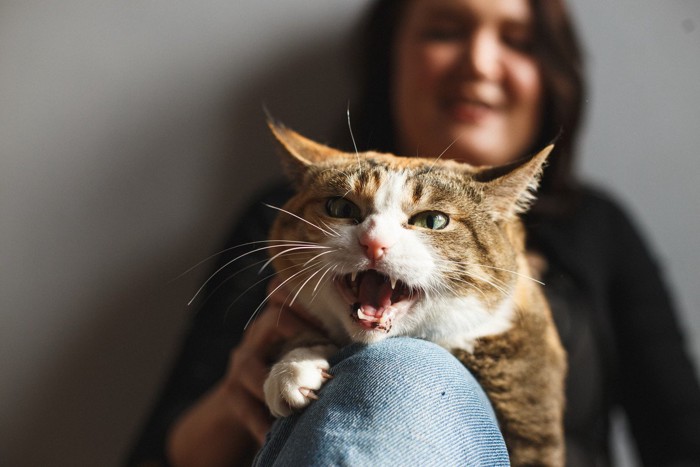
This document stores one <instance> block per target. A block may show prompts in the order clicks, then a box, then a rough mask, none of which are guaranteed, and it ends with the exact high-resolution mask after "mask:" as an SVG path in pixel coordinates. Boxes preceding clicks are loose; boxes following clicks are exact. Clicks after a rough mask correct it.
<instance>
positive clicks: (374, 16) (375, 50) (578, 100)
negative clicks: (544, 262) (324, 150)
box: [353, 0, 585, 209]
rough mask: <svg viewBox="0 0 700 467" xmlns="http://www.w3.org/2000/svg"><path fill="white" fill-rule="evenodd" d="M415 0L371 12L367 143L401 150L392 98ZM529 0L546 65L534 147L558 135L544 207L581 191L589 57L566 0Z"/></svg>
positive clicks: (365, 51) (364, 78) (363, 123)
mask: <svg viewBox="0 0 700 467" xmlns="http://www.w3.org/2000/svg"><path fill="white" fill-rule="evenodd" d="M410 1H412V0H377V1H376V2H375V3H374V5H372V7H371V9H370V10H369V11H368V14H367V16H366V18H365V26H364V37H363V42H362V44H361V47H362V52H361V56H360V57H359V59H360V61H361V66H360V70H361V73H362V75H361V76H360V77H359V79H360V84H361V90H360V92H361V94H360V103H359V109H358V112H355V113H354V118H353V122H354V125H355V127H356V132H355V133H356V139H357V142H358V145H360V146H362V149H373V150H378V151H385V152H394V151H395V150H396V146H395V139H394V138H395V129H394V124H393V121H392V111H391V102H390V99H391V97H390V96H391V89H390V86H391V79H392V78H391V70H392V66H393V64H392V60H393V56H392V53H393V47H394V41H395V38H396V33H397V29H398V26H399V24H400V22H401V20H402V18H403V13H404V10H405V7H406V5H407V4H408V3H409V2H410ZM413 1H415V0H413ZM529 3H530V7H531V9H532V12H533V18H534V21H535V48H534V51H533V53H534V54H535V56H536V59H537V61H538V63H539V65H540V70H541V75H542V81H543V87H544V105H543V121H542V125H541V130H540V134H539V135H538V137H537V138H536V140H535V142H534V145H533V147H532V148H530V151H531V152H535V151H536V150H538V149H541V148H542V147H544V146H545V145H547V144H548V143H551V142H552V141H555V140H556V147H555V150H554V152H553V153H552V155H551V156H550V159H549V165H548V167H547V169H546V170H545V173H544V176H543V179H542V183H541V188H540V191H539V195H538V199H540V200H541V201H542V202H541V203H538V204H540V207H544V206H545V205H550V204H552V201H555V203H553V204H569V203H566V201H567V200H570V199H571V197H572V196H571V195H572V194H573V193H575V191H576V185H575V183H574V178H573V161H574V145H575V142H576V137H577V135H578V130H579V126H580V125H579V124H580V121H581V118H582V113H583V102H584V97H583V96H584V92H585V83H584V76H583V57H582V52H581V48H580V46H579V42H578V40H577V37H576V34H575V31H574V28H573V25H572V23H571V21H570V19H569V16H568V13H567V11H566V6H565V4H564V0H529ZM552 207H553V206H552ZM560 207H561V206H560ZM548 209H549V207H548Z"/></svg>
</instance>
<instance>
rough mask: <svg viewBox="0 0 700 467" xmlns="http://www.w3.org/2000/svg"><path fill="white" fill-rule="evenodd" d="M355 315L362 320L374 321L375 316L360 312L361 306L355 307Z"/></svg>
mask: <svg viewBox="0 0 700 467" xmlns="http://www.w3.org/2000/svg"><path fill="white" fill-rule="evenodd" d="M357 317H358V318H360V319H362V320H369V321H376V318H375V317H374V316H369V315H366V314H364V313H363V312H362V308H358V309H357Z"/></svg>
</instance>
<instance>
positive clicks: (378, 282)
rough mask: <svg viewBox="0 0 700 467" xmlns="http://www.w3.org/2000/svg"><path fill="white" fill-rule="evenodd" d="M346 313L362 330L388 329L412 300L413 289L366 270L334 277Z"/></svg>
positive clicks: (373, 271) (413, 298)
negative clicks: (347, 309) (348, 307)
mask: <svg viewBox="0 0 700 467" xmlns="http://www.w3.org/2000/svg"><path fill="white" fill-rule="evenodd" d="M335 282H336V285H337V286H338V289H339V291H340V293H341V295H342V296H343V298H345V299H346V300H347V301H348V303H350V316H351V317H352V319H353V320H355V321H356V322H357V323H358V324H359V325H360V326H362V327H363V328H365V329H373V330H377V331H384V332H389V331H390V330H391V326H392V323H393V321H394V319H395V318H396V317H397V316H398V315H399V314H400V313H402V312H404V311H406V310H407V309H408V308H410V306H411V305H412V304H413V303H414V302H415V300H416V298H417V296H416V292H415V291H412V290H411V289H410V288H409V287H408V286H407V285H406V284H404V283H403V282H401V281H399V280H396V279H392V278H390V277H389V276H386V275H384V274H382V273H380V272H378V271H375V270H373V269H370V270H368V271H363V272H359V273H355V274H348V275H346V276H342V277H339V278H338V279H336V281H335Z"/></svg>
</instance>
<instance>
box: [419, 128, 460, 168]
mask: <svg viewBox="0 0 700 467" xmlns="http://www.w3.org/2000/svg"><path fill="white" fill-rule="evenodd" d="M462 136H464V133H460V134H459V135H458V136H457V137H456V138H455V139H454V141H452V142H451V143H450V144H449V145H448V146H447V147H446V148H445V150H444V151H442V152H441V153H440V155H439V156H437V157H436V158H435V160H434V161H433V164H432V165H431V166H430V168H429V169H428V173H430V172H432V171H433V168H434V167H435V164H437V163H438V161H439V160H440V158H441V157H442V156H444V155H445V153H446V152H447V151H449V150H450V148H451V147H452V146H454V145H455V143H456V142H457V141H459V140H460V139H461V138H462Z"/></svg>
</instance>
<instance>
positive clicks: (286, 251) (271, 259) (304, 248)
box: [260, 245, 334, 272]
mask: <svg viewBox="0 0 700 467" xmlns="http://www.w3.org/2000/svg"><path fill="white" fill-rule="evenodd" d="M329 248H330V247H329V246H320V245H319V246H297V247H294V248H287V249H286V250H284V251H281V252H279V253H277V254H276V255H275V256H273V257H272V258H270V259H268V260H267V262H266V263H265V264H263V266H262V267H261V268H260V272H263V271H264V270H265V268H266V267H268V266H269V265H270V263H272V262H273V261H274V260H276V259H277V258H279V257H280V256H282V255H284V254H287V253H291V252H292V251H297V250H319V249H329ZM333 251H334V250H333ZM326 253H331V251H327V252H326Z"/></svg>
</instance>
